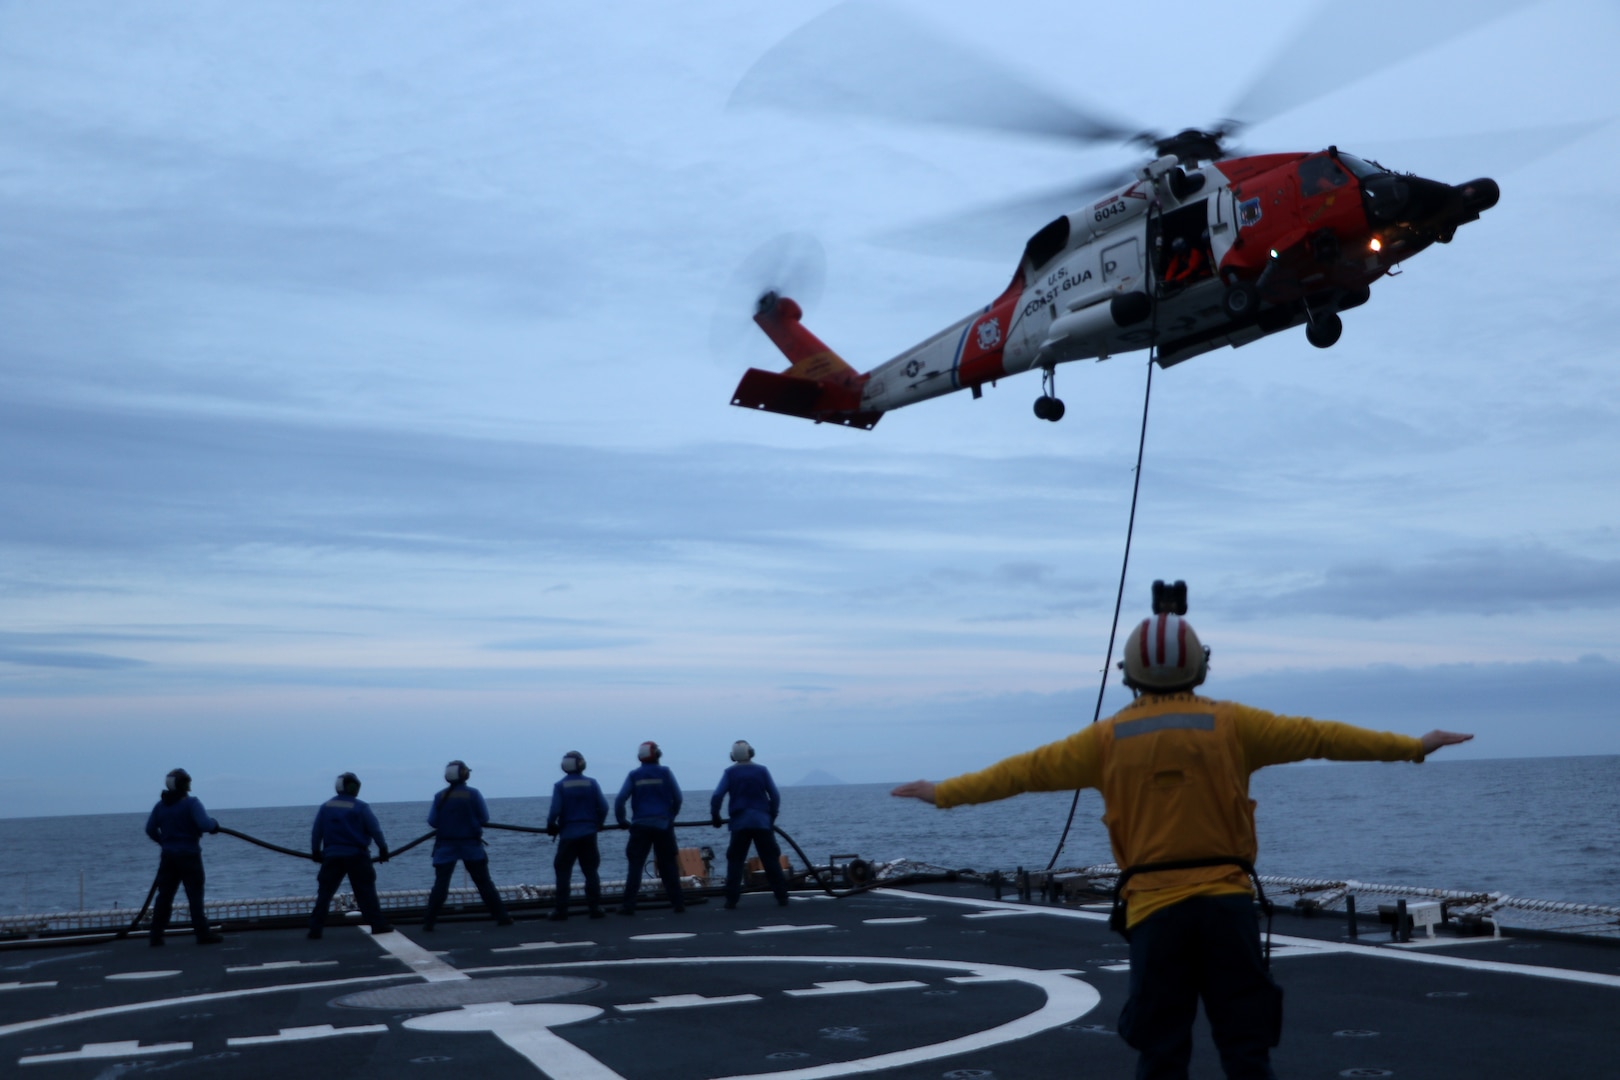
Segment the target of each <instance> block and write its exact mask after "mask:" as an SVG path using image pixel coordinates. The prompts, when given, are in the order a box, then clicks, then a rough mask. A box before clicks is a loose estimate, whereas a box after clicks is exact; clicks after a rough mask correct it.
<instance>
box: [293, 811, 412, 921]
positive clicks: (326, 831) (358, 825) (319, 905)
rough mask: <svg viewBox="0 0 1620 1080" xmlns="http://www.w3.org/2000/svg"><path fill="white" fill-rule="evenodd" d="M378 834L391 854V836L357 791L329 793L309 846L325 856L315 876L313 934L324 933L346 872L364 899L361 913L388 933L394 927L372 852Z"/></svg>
mask: <svg viewBox="0 0 1620 1080" xmlns="http://www.w3.org/2000/svg"><path fill="white" fill-rule="evenodd" d="M373 840H375V841H377V853H378V854H379V855H380V856H381V857H382V858H384V859H386V858H388V841H387V840H384V839H383V833H382V826H381V825H379V824H377V815H376V814H374V813H372V812H371V807H370V806H367V805H366V804H365V803H364V802H363V801H362V800H360V799H358V798H355V797H354V796H352V795H339V796H337V797H336V798H332V799H328V800H326V802H325V803H323V804H322V805H321V808H320V809H319V810H317V811H316V812H315V825H314V827H313V828H312V829H311V830H310V836H309V850H310V853H311V854H313V855H314V856H315V857H316V858H317V859H320V860H321V869H320V873H319V874H317V875H316V877H315V910H313V911H311V912H310V913H309V936H310V937H312V938H318V937H320V936H321V931H322V930H323V929H324V928H325V926H326V915H327V912H328V911H330V910H331V907H332V897H333V896H334V895H336V893H337V890H338V886H339V885H341V884H343V879H344V877H345V876H347V877H348V879H349V885H350V886H351V887H352V888H353V889H354V902H355V903H356V904H358V905H360V913H361V914H362V915H364V916H365V917H366V922H367V923H368V924H370V926H371V932H372V933H373V934H386V933H388V932H389V931H391V930H393V927H392V926H390V925H389V924H388V920H387V919H386V918H385V917H384V916H383V913H382V904H381V903H379V902H378V900H377V871H376V868H375V867H373V866H372V865H371V854H370V851H371V842H372V841H373Z"/></svg>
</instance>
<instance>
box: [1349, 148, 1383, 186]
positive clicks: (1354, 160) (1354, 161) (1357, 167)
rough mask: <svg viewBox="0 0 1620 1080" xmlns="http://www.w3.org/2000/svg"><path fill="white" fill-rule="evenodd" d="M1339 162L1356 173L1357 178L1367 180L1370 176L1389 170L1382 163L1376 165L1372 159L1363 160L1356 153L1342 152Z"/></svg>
mask: <svg viewBox="0 0 1620 1080" xmlns="http://www.w3.org/2000/svg"><path fill="white" fill-rule="evenodd" d="M1339 164H1341V165H1343V166H1344V167H1345V168H1347V169H1349V170H1350V171H1351V172H1352V173H1354V174H1355V177H1356V179H1357V180H1365V179H1367V177H1369V176H1377V175H1378V174H1380V173H1386V172H1388V171H1389V170H1388V169H1386V168H1383V167H1382V166H1380V165H1374V164H1373V163H1372V162H1370V161H1362V160H1361V159H1360V158H1358V157H1356V156H1355V155H1354V154H1340V155H1339Z"/></svg>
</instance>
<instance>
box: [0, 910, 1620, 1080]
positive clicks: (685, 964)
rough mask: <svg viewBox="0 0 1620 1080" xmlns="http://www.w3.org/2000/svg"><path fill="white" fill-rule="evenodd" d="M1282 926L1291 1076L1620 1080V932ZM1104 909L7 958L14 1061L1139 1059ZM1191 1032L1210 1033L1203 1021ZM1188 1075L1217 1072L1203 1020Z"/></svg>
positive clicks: (482, 1064)
mask: <svg viewBox="0 0 1620 1080" xmlns="http://www.w3.org/2000/svg"><path fill="white" fill-rule="evenodd" d="M1344 930H1345V927H1344V925H1343V924H1342V923H1340V922H1337V921H1332V920H1328V919H1325V918H1324V919H1309V920H1308V919H1301V918H1297V917H1279V919H1278V923H1277V936H1276V938H1275V940H1274V944H1275V954H1274V962H1273V968H1274V971H1275V973H1276V975H1277V977H1278V980H1279V981H1280V982H1281V983H1282V984H1283V986H1284V988H1285V991H1286V994H1287V1007H1286V1012H1287V1022H1286V1029H1285V1035H1284V1038H1283V1044H1282V1046H1281V1047H1280V1048H1279V1050H1278V1051H1277V1052H1276V1055H1275V1062H1276V1066H1277V1071H1278V1074H1279V1075H1280V1076H1285V1077H1308V1076H1320V1077H1338V1076H1360V1077H1373V1076H1392V1077H1419V1076H1421V1077H1425V1078H1431V1080H1433V1078H1448V1077H1457V1078H1478V1077H1493V1076H1502V1077H1526V1076H1536V1077H1549V1076H1552V1077H1561V1076H1568V1077H1592V1076H1606V1075H1614V1072H1613V1070H1614V1069H1615V1064H1614V1063H1615V1061H1616V1060H1620V1034H1616V1032H1615V1025H1614V1018H1615V1017H1616V1016H1617V1015H1620V949H1616V948H1613V947H1609V946H1604V945H1591V944H1584V943H1577V942H1563V941H1536V940H1527V939H1522V938H1503V939H1487V938H1446V937H1442V938H1440V939H1438V940H1437V941H1436V942H1434V943H1432V944H1431V943H1429V942H1427V941H1426V940H1425V939H1422V938H1420V939H1419V940H1418V941H1416V942H1415V943H1414V944H1413V945H1410V946H1395V945H1391V944H1389V943H1388V934H1387V933H1380V932H1378V931H1377V930H1368V929H1366V928H1365V927H1364V929H1363V932H1362V936H1361V937H1360V938H1359V939H1358V940H1357V941H1356V942H1350V941H1347V940H1345V939H1344V938H1343V937H1342V935H1343V932H1344ZM1125 960H1126V948H1125V946H1124V944H1123V942H1121V941H1120V939H1119V938H1118V937H1117V936H1116V935H1114V934H1112V933H1110V932H1109V931H1108V929H1107V927H1106V923H1105V921H1104V916H1103V915H1102V914H1101V913H1098V912H1094V911H1076V910H1073V909H1067V908H1058V907H1049V906H1044V905H1040V904H1017V903H1011V902H1007V903H998V902H995V901H993V900H991V899H989V897H988V892H987V890H986V889H985V888H984V887H982V886H961V885H956V886H951V885H945V886H939V887H930V888H929V889H927V890H926V891H898V890H880V891H875V892H871V893H867V894H864V895H860V896H855V897H850V898H846V899H842V900H833V899H830V898H826V897H822V896H819V895H815V894H797V895H796V897H795V900H794V902H793V903H792V904H791V905H789V906H788V907H787V908H785V909H784V908H778V907H777V906H776V905H775V903H774V902H773V900H772V898H771V897H770V896H769V895H758V894H755V895H749V896H746V897H745V898H744V899H743V902H742V905H741V907H740V908H738V909H737V910H735V911H726V910H724V909H723V908H722V907H721V906H720V904H718V903H715V902H709V903H698V904H693V905H691V906H689V908H688V910H687V911H686V912H685V913H683V914H675V913H672V912H670V911H668V910H667V909H663V910H661V909H657V908H648V909H644V910H642V911H640V912H638V913H637V914H636V915H635V916H633V917H628V918H626V917H622V916H618V915H611V916H609V917H608V918H605V919H596V920H591V919H586V918H583V917H580V916H576V917H574V918H572V919H570V920H568V921H567V922H563V923H553V922H549V921H545V920H540V919H520V920H519V921H518V922H517V924H516V925H514V926H510V927H497V926H495V925H494V924H493V923H491V922H488V921H483V920H477V921H453V922H441V923H440V924H439V926H438V928H437V929H436V930H435V931H434V932H432V933H424V932H423V931H422V929H421V927H420V926H415V925H409V924H407V925H404V926H402V927H401V928H400V930H399V932H397V933H394V934H390V935H382V936H379V937H376V938H372V937H370V936H369V935H368V934H367V933H365V931H363V930H361V929H358V928H354V927H336V928H329V929H328V931H327V933H326V936H325V938H323V939H322V940H319V941H309V940H306V939H305V937H304V934H303V933H302V931H298V930H264V931H255V932H243V933H235V934H231V935H230V936H229V937H228V939H227V941H226V942H225V943H224V944H223V945H217V946H210V947H201V946H197V945H195V944H194V943H193V942H192V941H191V940H190V939H189V938H187V937H182V936H178V935H171V937H170V939H169V944H168V945H167V946H166V947H165V948H163V949H152V948H149V947H148V946H147V944H146V942H145V941H144V940H141V939H131V940H126V941H117V942H112V943H110V944H109V943H102V944H96V945H86V946H84V947H78V946H64V947H60V948H56V949H46V950H38V949H35V950H18V951H6V952H0V1071H3V1072H5V1073H7V1074H12V1075H19V1076H40V1077H113V1076H119V1077H135V1076H141V1075H147V1074H157V1073H160V1072H162V1073H172V1074H174V1075H180V1076H187V1077H205V1076H231V1077H240V1076H272V1075H277V1076H287V1075H303V1076H345V1077H350V1076H352V1077H368V1076H376V1077H384V1076H386V1077H395V1076H421V1077H431V1076H434V1075H438V1076H445V1077H450V1076H465V1075H475V1074H476V1075H483V1076H486V1077H505V1076H517V1077H520V1076H549V1077H551V1078H552V1080H611V1078H614V1077H621V1078H623V1080H657V1078H666V1080H677V1078H678V1080H705V1078H718V1077H733V1078H735V1077H753V1076H761V1077H763V1076H770V1077H776V1078H795V1080H798V1078H804V1080H808V1078H811V1077H835V1076H851V1075H862V1074H872V1073H879V1074H880V1075H882V1076H883V1077H886V1078H895V1080H900V1078H906V1080H910V1078H923V1077H928V1078H940V1077H948V1078H951V1080H987V1078H992V1077H996V1078H1002V1080H1009V1078H1020V1077H1045V1076H1055V1075H1075V1074H1081V1073H1083V1074H1085V1075H1091V1076H1099V1077H1113V1076H1118V1077H1124V1076H1129V1075H1131V1072H1132V1069H1133V1062H1134V1055H1133V1054H1132V1052H1131V1051H1130V1050H1129V1049H1128V1048H1127V1047H1126V1046H1125V1045H1124V1044H1123V1042H1121V1040H1120V1039H1119V1037H1118V1036H1117V1035H1116V1034H1115V1033H1114V1024H1115V1022H1116V1021H1117V1019H1118V1016H1119V1010H1120V1006H1121V1005H1122V1004H1123V1002H1124V998H1125V992H1126V988H1127V978H1128V976H1127V974H1126V970H1125ZM1201 1027H1202V1024H1201ZM1193 1075H1194V1076H1198V1077H1215V1076H1219V1075H1220V1072H1219V1068H1218V1066H1217V1064H1216V1062H1215V1058H1214V1052H1213V1048H1212V1046H1211V1044H1210V1042H1209V1040H1208V1035H1207V1031H1203V1030H1201V1031H1200V1034H1199V1036H1198V1045H1197V1049H1196V1051H1195V1057H1194V1066H1193Z"/></svg>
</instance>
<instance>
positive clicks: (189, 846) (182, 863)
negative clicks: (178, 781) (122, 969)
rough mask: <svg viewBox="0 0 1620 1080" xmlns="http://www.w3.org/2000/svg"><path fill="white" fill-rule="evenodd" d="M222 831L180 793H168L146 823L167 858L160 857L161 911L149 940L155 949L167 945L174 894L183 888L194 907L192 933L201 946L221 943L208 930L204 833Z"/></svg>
mask: <svg viewBox="0 0 1620 1080" xmlns="http://www.w3.org/2000/svg"><path fill="white" fill-rule="evenodd" d="M218 831H219V822H217V821H215V820H214V819H213V818H211V817H209V816H208V811H206V810H204V809H203V804H202V802H201V801H200V800H198V798H197V797H196V796H195V795H189V794H186V793H184V792H179V791H165V792H163V793H162V795H160V796H159V797H158V803H157V805H156V806H154V807H152V813H151V814H150V815H149V816H148V817H147V819H146V835H147V836H150V837H151V838H152V840H153V841H154V842H155V843H157V844H158V845H159V846H160V847H161V848H162V849H163V854H162V855H160V856H159V857H158V872H157V907H155V908H153V909H152V931H151V936H150V938H149V939H148V940H149V941H150V942H151V944H153V945H161V944H163V934H164V931H166V930H167V929H168V928H169V917H170V916H171V915H172V914H173V912H174V894H175V891H176V890H177V889H179V888H180V887H181V886H182V885H184V886H185V889H186V903H187V904H189V905H190V906H191V929H192V931H193V932H194V933H196V935H197V940H198V941H199V942H203V943H208V942H212V941H215V940H217V935H215V934H213V933H211V932H210V931H209V929H208V914H207V912H206V911H204V910H203V883H204V880H205V878H204V875H203V861H202V843H201V838H202V834H203V833H213V832H218Z"/></svg>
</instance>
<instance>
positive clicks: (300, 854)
mask: <svg viewBox="0 0 1620 1080" xmlns="http://www.w3.org/2000/svg"><path fill="white" fill-rule="evenodd" d="M219 831H220V832H222V833H224V834H225V835H226V836H234V837H236V838H237V839H238V840H246V841H247V842H248V843H250V844H257V845H258V846H259V847H262V848H265V849H267V850H270V851H279V852H280V853H281V854H283V855H291V856H292V857H293V858H295V859H308V860H309V861H310V862H320V861H321V860H319V859H317V858H316V857H315V856H313V855H311V854H310V853H309V852H307V851H294V850H293V849H292V848H284V847H282V846H281V845H280V844H272V843H270V842H269V841H268V840H260V839H259V838H258V837H256V836H249V835H248V834H247V833H243V832H237V831H236V830H235V829H227V828H226V827H225V826H223V825H221V826H220V827H219Z"/></svg>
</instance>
